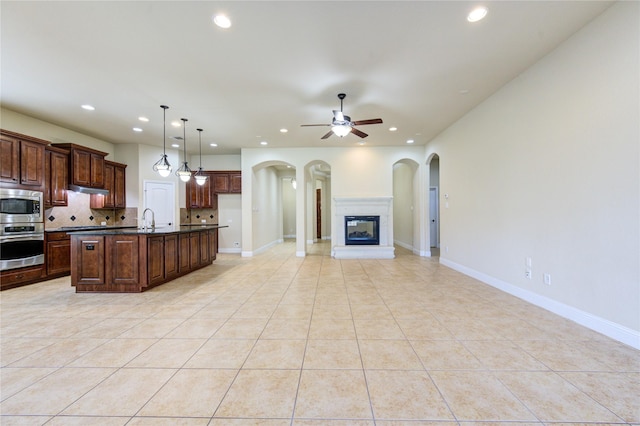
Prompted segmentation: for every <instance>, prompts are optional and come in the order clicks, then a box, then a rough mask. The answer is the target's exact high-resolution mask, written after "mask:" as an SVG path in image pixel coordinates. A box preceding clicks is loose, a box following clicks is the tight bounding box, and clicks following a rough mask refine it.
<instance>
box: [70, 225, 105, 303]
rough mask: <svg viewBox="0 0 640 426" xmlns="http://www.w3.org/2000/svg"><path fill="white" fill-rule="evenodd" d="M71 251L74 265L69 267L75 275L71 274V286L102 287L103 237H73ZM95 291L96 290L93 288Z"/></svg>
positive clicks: (103, 281) (103, 280)
mask: <svg viewBox="0 0 640 426" xmlns="http://www.w3.org/2000/svg"><path fill="white" fill-rule="evenodd" d="M71 250H73V251H74V252H75V255H74V256H73V257H74V258H75V260H76V261H75V263H74V264H73V265H71V267H72V269H73V271H74V272H75V273H72V274H71V284H72V285H90V286H104V285H105V284H106V282H105V275H104V260H105V259H104V255H105V250H104V237H103V236H93V235H92V236H86V237H84V236H83V237H80V236H78V237H74V238H73V239H72V242H71ZM94 290H95V291H98V288H95V287H94Z"/></svg>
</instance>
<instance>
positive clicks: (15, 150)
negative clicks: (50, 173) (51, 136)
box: [0, 130, 49, 190]
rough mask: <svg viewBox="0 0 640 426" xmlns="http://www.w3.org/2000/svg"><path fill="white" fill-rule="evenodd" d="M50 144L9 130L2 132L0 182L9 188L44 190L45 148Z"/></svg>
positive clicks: (0, 140) (0, 132) (0, 136)
mask: <svg viewBox="0 0 640 426" xmlns="http://www.w3.org/2000/svg"><path fill="white" fill-rule="evenodd" d="M48 144H49V142H47V141H45V140H41V139H37V138H33V137H30V136H26V135H21V134H19V133H14V132H10V131H8V130H2V131H0V182H3V186H5V187H9V188H20V187H24V188H25V189H33V190H43V189H44V180H45V153H44V150H45V146H47V145H48Z"/></svg>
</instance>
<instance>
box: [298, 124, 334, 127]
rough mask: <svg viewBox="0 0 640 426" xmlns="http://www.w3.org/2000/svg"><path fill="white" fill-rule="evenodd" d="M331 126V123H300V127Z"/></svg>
mask: <svg viewBox="0 0 640 426" xmlns="http://www.w3.org/2000/svg"><path fill="white" fill-rule="evenodd" d="M312 126H331V124H301V125H300V127H312Z"/></svg>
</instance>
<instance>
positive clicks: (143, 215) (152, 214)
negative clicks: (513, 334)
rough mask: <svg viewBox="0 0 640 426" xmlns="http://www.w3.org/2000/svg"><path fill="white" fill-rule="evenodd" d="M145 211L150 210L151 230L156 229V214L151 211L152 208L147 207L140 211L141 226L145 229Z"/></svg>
mask: <svg viewBox="0 0 640 426" xmlns="http://www.w3.org/2000/svg"><path fill="white" fill-rule="evenodd" d="M147 211H150V212H151V230H152V231H153V230H154V229H156V215H155V213H154V212H153V210H151V209H150V208H149V207H147V208H146V209H144V211H143V212H142V227H143V228H144V229H147V221H146V220H145V219H146V215H147Z"/></svg>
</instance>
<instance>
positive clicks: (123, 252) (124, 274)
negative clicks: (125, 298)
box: [104, 235, 147, 291]
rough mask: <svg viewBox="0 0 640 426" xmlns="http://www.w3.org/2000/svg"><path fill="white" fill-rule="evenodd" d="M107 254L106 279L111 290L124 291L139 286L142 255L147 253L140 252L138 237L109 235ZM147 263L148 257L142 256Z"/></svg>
mask: <svg viewBox="0 0 640 426" xmlns="http://www.w3.org/2000/svg"><path fill="white" fill-rule="evenodd" d="M105 242H106V253H105V261H104V263H105V265H106V273H105V278H106V280H105V281H106V282H107V283H108V285H109V287H110V288H113V287H115V288H119V289H122V291H126V290H127V289H129V288H131V287H134V286H137V285H138V283H139V282H140V269H141V268H140V259H139V258H140V255H141V254H146V253H147V252H146V251H145V250H144V249H143V250H140V249H141V248H142V247H140V241H139V239H138V236H137V235H109V236H107V237H105ZM142 257H143V261H146V260H147V259H146V256H144V255H143V256H142Z"/></svg>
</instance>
